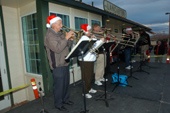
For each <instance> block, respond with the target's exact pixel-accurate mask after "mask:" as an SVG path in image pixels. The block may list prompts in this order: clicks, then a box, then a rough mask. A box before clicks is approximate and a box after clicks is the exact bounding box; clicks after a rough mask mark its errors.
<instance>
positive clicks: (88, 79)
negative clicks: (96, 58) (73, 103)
mask: <svg viewBox="0 0 170 113" xmlns="http://www.w3.org/2000/svg"><path fill="white" fill-rule="evenodd" d="M80 68H81V75H82V80H84V82H85V94H87V93H89V90H90V89H91V87H92V79H93V75H94V62H87V61H83V62H82V61H80Z"/></svg>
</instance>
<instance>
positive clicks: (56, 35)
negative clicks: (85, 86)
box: [44, 15, 74, 111]
mask: <svg viewBox="0 0 170 113" xmlns="http://www.w3.org/2000/svg"><path fill="white" fill-rule="evenodd" d="M46 25H47V28H48V29H47V33H46V36H45V40H44V45H45V48H46V52H47V56H48V60H49V65H50V68H51V70H52V76H53V82H54V83H53V87H54V88H53V94H54V106H55V107H56V108H57V109H58V110H60V111H66V110H67V108H65V106H64V104H68V105H72V104H73V102H72V101H70V100H69V96H70V92H69V84H70V75H69V74H70V73H69V66H68V63H67V62H65V56H67V54H68V53H69V48H70V47H71V45H72V40H71V37H72V36H73V35H74V32H73V31H70V32H68V33H66V34H64V33H63V32H61V28H62V19H61V18H60V17H57V16H55V15H50V16H48V17H47V24H46Z"/></svg>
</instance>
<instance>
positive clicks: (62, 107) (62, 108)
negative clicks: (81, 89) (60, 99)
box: [57, 106, 67, 111]
mask: <svg viewBox="0 0 170 113" xmlns="http://www.w3.org/2000/svg"><path fill="white" fill-rule="evenodd" d="M57 109H58V110H60V111H67V108H65V107H64V106H61V107H57Z"/></svg>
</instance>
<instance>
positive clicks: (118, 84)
mask: <svg viewBox="0 0 170 113" xmlns="http://www.w3.org/2000/svg"><path fill="white" fill-rule="evenodd" d="M117 48H118V49H117V51H118V63H117V82H115V83H113V84H116V85H115V87H114V88H113V89H112V92H113V91H114V90H115V89H116V88H117V87H118V86H122V85H123V86H128V87H132V86H130V85H128V84H123V83H121V82H120V79H119V78H120V77H119V74H120V73H119V72H120V68H119V52H120V47H117Z"/></svg>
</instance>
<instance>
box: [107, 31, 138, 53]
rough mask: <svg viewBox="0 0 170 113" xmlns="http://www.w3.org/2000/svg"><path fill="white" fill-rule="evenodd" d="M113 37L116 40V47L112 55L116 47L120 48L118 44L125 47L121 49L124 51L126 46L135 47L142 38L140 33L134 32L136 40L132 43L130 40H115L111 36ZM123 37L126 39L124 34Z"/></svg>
mask: <svg viewBox="0 0 170 113" xmlns="http://www.w3.org/2000/svg"><path fill="white" fill-rule="evenodd" d="M110 35H111V36H112V37H114V38H113V39H114V40H115V42H116V45H115V47H114V48H113V49H112V50H111V51H110V53H112V52H113V51H114V50H115V49H116V47H117V46H118V44H121V45H124V46H122V47H121V49H124V48H125V47H126V46H130V47H135V45H136V43H137V42H138V40H139V38H140V34H139V33H138V32H134V35H135V36H134V37H133V38H134V39H135V41H131V40H130V39H129V40H124V39H122V38H115V36H113V35H112V34H110ZM122 35H123V38H124V37H125V35H124V34H122Z"/></svg>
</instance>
